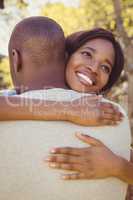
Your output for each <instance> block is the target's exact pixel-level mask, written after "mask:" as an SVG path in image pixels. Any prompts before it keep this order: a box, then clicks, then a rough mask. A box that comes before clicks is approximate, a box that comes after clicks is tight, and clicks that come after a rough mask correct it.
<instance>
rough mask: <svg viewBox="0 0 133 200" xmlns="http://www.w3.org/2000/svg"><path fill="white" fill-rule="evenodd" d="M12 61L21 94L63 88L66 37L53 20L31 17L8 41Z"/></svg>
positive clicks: (25, 20)
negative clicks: (22, 90) (35, 90)
mask: <svg viewBox="0 0 133 200" xmlns="http://www.w3.org/2000/svg"><path fill="white" fill-rule="evenodd" d="M9 58H10V67H11V74H12V78H13V82H14V85H15V87H18V88H19V90H20V87H24V88H23V89H24V90H31V89H43V88H44V87H48V86H51V87H63V84H64V82H65V81H64V80H65V78H64V77H65V75H64V69H65V37H64V33H63V31H62V29H61V27H60V25H59V24H57V23H56V22H55V21H54V20H52V19H50V18H47V17H30V18H26V19H24V20H22V21H21V22H20V23H18V24H17V25H16V26H15V28H14V30H13V32H12V35H11V38H10V41H9ZM64 85H65V84H64Z"/></svg>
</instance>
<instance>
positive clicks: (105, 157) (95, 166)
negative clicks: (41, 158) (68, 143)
mask: <svg viewBox="0 0 133 200" xmlns="http://www.w3.org/2000/svg"><path fill="white" fill-rule="evenodd" d="M77 137H78V138H79V139H80V140H81V141H83V142H85V143H87V144H89V145H91V147H86V148H71V147H62V148H54V149H52V150H51V152H50V153H51V155H49V156H48V158H47V159H46V161H47V162H49V166H50V167H52V168H58V169H65V170H72V171H75V173H71V174H64V175H63V176H62V178H63V179H65V180H76V179H99V178H106V177H117V178H119V179H121V180H123V181H124V182H127V183H129V184H133V163H132V162H129V161H127V160H126V159H124V158H122V157H120V156H118V155H116V154H114V153H113V152H112V151H111V150H110V149H109V148H108V147H107V146H105V145H104V144H103V143H102V142H101V141H100V140H97V139H95V138H93V137H90V136H88V135H83V134H82V135H81V134H77Z"/></svg>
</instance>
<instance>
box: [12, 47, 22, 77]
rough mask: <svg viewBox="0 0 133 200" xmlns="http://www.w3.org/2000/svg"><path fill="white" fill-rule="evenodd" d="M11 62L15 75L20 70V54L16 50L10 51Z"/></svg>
mask: <svg viewBox="0 0 133 200" xmlns="http://www.w3.org/2000/svg"><path fill="white" fill-rule="evenodd" d="M12 62H13V68H14V72H15V74H16V73H18V72H19V71H20V70H21V59H20V54H19V52H18V51H17V50H16V49H12Z"/></svg>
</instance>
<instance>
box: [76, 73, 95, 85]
mask: <svg viewBox="0 0 133 200" xmlns="http://www.w3.org/2000/svg"><path fill="white" fill-rule="evenodd" d="M76 74H77V76H78V78H79V80H80V81H82V82H83V83H84V84H85V85H88V86H90V85H91V86H92V85H94V84H95V81H94V80H92V79H91V78H90V77H88V76H87V75H85V74H83V73H81V72H77V73H76Z"/></svg>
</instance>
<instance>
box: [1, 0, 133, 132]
mask: <svg viewBox="0 0 133 200" xmlns="http://www.w3.org/2000/svg"><path fill="white" fill-rule="evenodd" d="M32 2H33V4H34V6H33V7H32V9H33V8H35V7H37V5H38V12H37V13H36V14H39V15H42V16H48V17H51V18H53V19H55V20H56V21H57V22H58V23H59V24H60V25H61V26H62V28H63V29H64V32H65V34H66V35H68V34H70V33H72V32H74V31H78V30H83V29H91V28H93V27H103V28H107V29H109V30H111V31H113V32H114V34H115V35H116V36H117V38H118V40H119V41H120V43H121V45H122V47H123V50H124V53H125V59H126V63H125V71H124V72H123V73H122V75H121V79H120V80H119V81H118V83H117V84H116V86H115V87H114V88H113V89H112V90H111V92H110V93H109V94H108V97H109V98H110V99H112V100H115V101H117V102H119V103H121V104H122V105H123V106H124V108H125V109H126V110H127V111H129V117H130V121H131V128H132V132H133V105H132V101H133V89H132V86H133V0H102V1H101V0H79V1H75V3H73V5H71V3H72V1H71V0H67V1H64V2H66V3H63V1H61V0H60V1H59V0H58V2H55V1H54V3H53V2H52V1H48V0H47V1H44V3H40V4H39V2H42V1H37V0H36V1H35V0H34V1H32ZM73 2H74V1H73ZM29 5H30V1H28V0H27V1H26V0H17V1H15V0H10V1H9V0H7V1H6V0H5V1H2V0H1V1H0V8H1V9H0V19H2V20H5V23H7V24H11V25H15V23H17V21H19V20H20V19H22V18H23V17H26V16H29V15H33V14H34V13H32V12H30V10H29ZM7 8H8V9H7ZM14 9H15V12H14ZM15 13H17V14H16V16H17V17H16V16H15ZM3 16H4V17H3ZM16 18H17V20H16ZM14 19H15V21H14V23H12V21H13V20H14ZM11 20H12V21H11ZM11 27H12V28H13V26H11ZM9 32H11V30H10V31H9ZM0 37H1V34H0ZM8 37H9V36H8ZM2 41H3V40H2ZM2 41H1V40H0V42H2ZM0 54H1V52H0ZM3 57H4V56H3V55H0V88H10V87H12V83H11V78H10V73H9V64H8V58H3Z"/></svg>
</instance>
